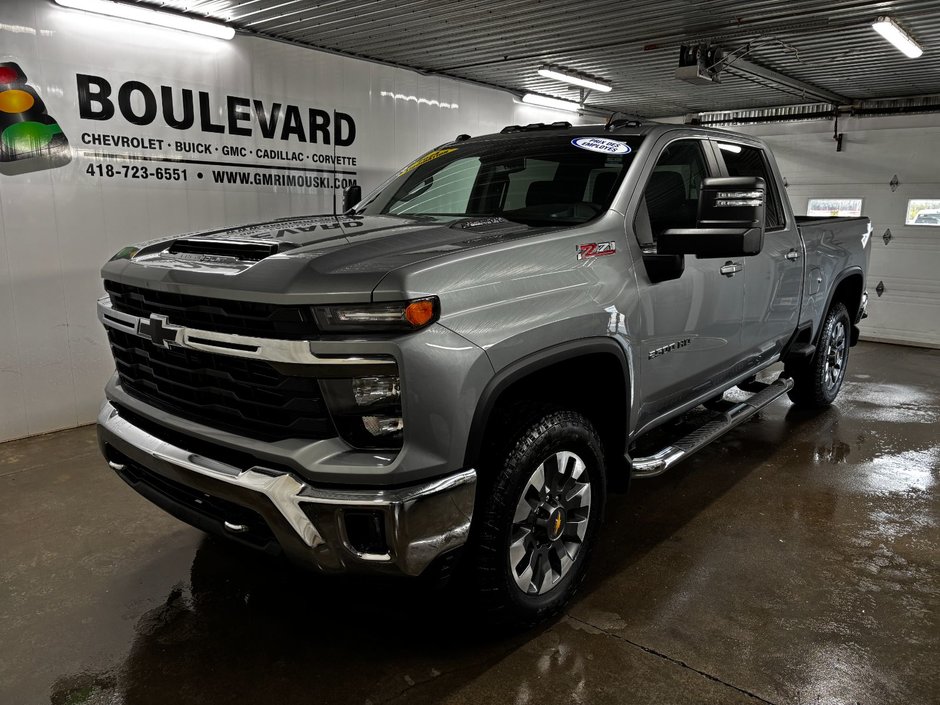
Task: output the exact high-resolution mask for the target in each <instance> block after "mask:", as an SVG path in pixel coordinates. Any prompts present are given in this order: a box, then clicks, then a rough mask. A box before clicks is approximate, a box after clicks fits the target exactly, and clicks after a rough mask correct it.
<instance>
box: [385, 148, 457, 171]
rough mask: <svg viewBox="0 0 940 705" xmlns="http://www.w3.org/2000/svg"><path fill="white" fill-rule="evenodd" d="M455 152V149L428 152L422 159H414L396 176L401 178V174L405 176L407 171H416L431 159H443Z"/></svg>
mask: <svg viewBox="0 0 940 705" xmlns="http://www.w3.org/2000/svg"><path fill="white" fill-rule="evenodd" d="M456 151H457V148H456V147H451V148H450V149H435V150H434V151H433V152H428V153H427V154H425V155H424V156H423V157H419V158H418V159H415V160H414V161H413V162H411V164H409V165H408V166H406V167H405V168H404V169H402V170H401V171H399V172H398V175H399V176H401V175H402V174H407V173H408V172H409V171H411V170H413V169H417V168H418V167H419V166H421V165H422V164H427V163H428V162H429V161H431V160H432V159H437V158H438V157H443V156H444V155H445V154H450V153H451V152H456Z"/></svg>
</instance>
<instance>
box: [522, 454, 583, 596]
mask: <svg viewBox="0 0 940 705" xmlns="http://www.w3.org/2000/svg"><path fill="white" fill-rule="evenodd" d="M590 516H591V483H590V473H589V471H588V469H587V466H586V465H585V463H584V461H583V460H582V459H581V457H580V456H579V455H577V453H573V452H571V451H566V450H563V451H558V452H557V453H555V454H554V455H552V456H550V457H548V458H546V459H545V460H544V461H543V462H542V463H541V464H539V466H538V467H536V468H535V470H534V471H533V473H532V475H531V477H529V480H528V482H526V484H525V487H524V488H523V490H522V496H521V497H520V498H519V502H518V504H517V505H516V512H515V514H514V516H513V520H512V521H513V523H512V531H511V534H510V539H509V569H510V571H511V573H512V576H513V578H514V579H515V581H516V585H518V586H519V589H520V590H522V591H523V592H524V593H526V594H528V595H543V594H545V593H547V592H548V591H549V590H551V589H552V588H554V587H555V586H556V585H557V584H558V583H559V582H560V581H561V580H562V579H563V578H564V577H565V576H566V575H567V574H568V571H569V570H571V566H572V565H573V564H574V562H575V560H576V559H577V557H578V554H579V553H580V551H581V548H582V542H583V540H584V537H585V535H586V533H587V528H588V521H589V519H590Z"/></svg>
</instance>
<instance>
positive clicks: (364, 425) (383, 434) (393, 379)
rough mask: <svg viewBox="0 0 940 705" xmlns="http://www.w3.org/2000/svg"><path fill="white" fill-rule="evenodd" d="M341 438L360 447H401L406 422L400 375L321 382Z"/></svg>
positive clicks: (323, 380)
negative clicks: (402, 407) (402, 406)
mask: <svg viewBox="0 0 940 705" xmlns="http://www.w3.org/2000/svg"><path fill="white" fill-rule="evenodd" d="M320 386H321V388H322V389H323V396H324V398H325V399H326V403H327V406H328V407H329V409H330V413H331V414H332V416H333V422H334V423H335V424H336V430H337V431H339V434H340V436H341V437H342V438H343V439H344V440H345V441H346V442H347V443H349V444H350V445H352V446H354V447H356V448H369V449H378V448H383V449H392V448H396V449H397V448H401V445H402V437H403V432H404V428H405V422H404V419H403V418H402V410H401V384H400V381H399V378H398V376H397V375H383V376H377V377H354V378H351V379H350V378H346V379H321V380H320Z"/></svg>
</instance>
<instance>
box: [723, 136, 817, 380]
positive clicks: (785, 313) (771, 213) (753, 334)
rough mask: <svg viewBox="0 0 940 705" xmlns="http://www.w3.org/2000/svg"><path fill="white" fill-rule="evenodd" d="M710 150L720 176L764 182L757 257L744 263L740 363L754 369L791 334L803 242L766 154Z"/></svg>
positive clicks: (744, 148) (737, 147)
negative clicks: (742, 358) (763, 216)
mask: <svg viewBox="0 0 940 705" xmlns="http://www.w3.org/2000/svg"><path fill="white" fill-rule="evenodd" d="M715 146H716V147H717V149H716V152H717V155H718V157H719V159H720V161H721V168H722V172H723V175H725V176H751V177H753V176H756V177H760V178H762V179H764V181H765V182H766V184H767V193H766V199H765V203H766V208H765V212H766V218H767V228H766V231H765V235H764V247H763V249H762V250H761V252H760V254H758V255H755V256H753V257H745V258H743V259H744V293H745V299H744V327H743V330H742V336H743V338H742V344H743V346H744V352H745V355H746V364H747V365H749V366H751V367H757V366H760V365H761V364H763V363H765V362H767V361H768V360H770V359H771V358H773V357H774V356H775V355H778V354H779V353H780V351H781V350H782V348H783V346H784V345H786V343H787V341H788V340H789V339H790V336H791V335H792V334H793V332H794V331H795V330H796V327H797V324H798V321H799V313H800V301H801V299H802V287H803V263H804V255H805V253H804V252H803V243H802V240H801V238H800V233H799V230H798V229H797V226H796V223H795V222H794V221H793V218H792V217H791V216H789V214H788V209H787V208H786V206H785V201H784V198H785V193H784V192H783V190H782V188H783V184H782V183H779V182H778V180H777V178H776V176H775V175H776V174H777V170H776V169H775V168H774V167H773V166H772V162H771V160H772V159H773V156H772V155H770V153H769V152H767V151H766V150H764V149H762V148H761V147H756V146H754V145H748V144H745V143H743V142H734V141H731V140H728V141H724V140H719V141H716V142H715Z"/></svg>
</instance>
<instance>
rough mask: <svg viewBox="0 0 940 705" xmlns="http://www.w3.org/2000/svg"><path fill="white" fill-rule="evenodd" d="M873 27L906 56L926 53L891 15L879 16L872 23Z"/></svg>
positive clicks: (911, 56)
mask: <svg viewBox="0 0 940 705" xmlns="http://www.w3.org/2000/svg"><path fill="white" fill-rule="evenodd" d="M872 29H874V30H875V31H876V32H878V34H880V35H881V36H882V37H884V38H885V39H887V40H888V41H889V42H891V43H892V44H894V46H896V47H897V48H898V49H900V50H901V53H902V54H904V56H907V57H910V58H911V59H916V58H917V57H918V56H920V55H921V54H923V53H924V50H923V48H922V47H921V46H920V44H918V43H917V42H915V41H914V38H913V37H911V35H909V34H908V33H907V32H905V31H904V30H903V29H901V27H900V26H899V25H898V23H897V22H895V21H894V20H892V19H891V18H890V17H879V18H878V19H877V20H875V21H874V22H873V23H872Z"/></svg>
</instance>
